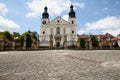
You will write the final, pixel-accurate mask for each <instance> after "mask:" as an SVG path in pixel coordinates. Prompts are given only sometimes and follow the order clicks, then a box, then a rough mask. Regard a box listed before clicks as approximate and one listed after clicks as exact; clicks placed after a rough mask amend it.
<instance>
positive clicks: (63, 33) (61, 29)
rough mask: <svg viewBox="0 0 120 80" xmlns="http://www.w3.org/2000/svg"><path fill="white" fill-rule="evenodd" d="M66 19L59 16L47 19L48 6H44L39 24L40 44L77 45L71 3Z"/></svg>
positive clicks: (57, 46) (74, 19) (75, 25)
mask: <svg viewBox="0 0 120 80" xmlns="http://www.w3.org/2000/svg"><path fill="white" fill-rule="evenodd" d="M68 15H69V18H68V21H66V20H64V19H62V18H61V17H59V16H58V17H56V18H55V19H53V20H50V19H49V13H48V8H47V7H45V8H44V12H43V14H42V19H41V26H40V28H41V29H40V30H41V31H40V46H48V47H51V48H62V47H63V48H67V47H70V46H73V45H74V46H77V39H78V38H77V31H76V27H77V23H76V14H75V11H74V7H73V5H71V6H70V12H69V14H68Z"/></svg>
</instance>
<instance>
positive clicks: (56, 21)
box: [49, 17, 70, 25]
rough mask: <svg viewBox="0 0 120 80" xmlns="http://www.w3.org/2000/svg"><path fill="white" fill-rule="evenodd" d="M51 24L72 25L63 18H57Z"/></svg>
mask: <svg viewBox="0 0 120 80" xmlns="http://www.w3.org/2000/svg"><path fill="white" fill-rule="evenodd" d="M49 24H58V25H59V24H70V23H69V22H68V21H66V20H64V19H62V18H61V17H56V18H55V19H53V20H52V21H50V22H49Z"/></svg>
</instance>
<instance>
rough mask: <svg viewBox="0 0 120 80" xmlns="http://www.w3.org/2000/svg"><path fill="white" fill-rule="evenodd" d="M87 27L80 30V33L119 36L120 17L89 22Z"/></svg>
mask: <svg viewBox="0 0 120 80" xmlns="http://www.w3.org/2000/svg"><path fill="white" fill-rule="evenodd" d="M85 26H86V27H85V30H79V31H78V33H80V34H81V33H94V34H98V33H103V34H105V33H110V34H112V35H114V36H117V34H119V33H120V17H114V16H110V17H106V18H103V19H101V20H98V21H96V22H88V23H86V24H85Z"/></svg>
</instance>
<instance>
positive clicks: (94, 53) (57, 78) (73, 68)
mask: <svg viewBox="0 0 120 80" xmlns="http://www.w3.org/2000/svg"><path fill="white" fill-rule="evenodd" d="M0 80H120V51H119V50H88V51H87V50H43V51H7V52H0Z"/></svg>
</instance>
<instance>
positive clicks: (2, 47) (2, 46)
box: [1, 39, 5, 50]
mask: <svg viewBox="0 0 120 80" xmlns="http://www.w3.org/2000/svg"><path fill="white" fill-rule="evenodd" d="M4 48H5V40H4V39H3V40H2V44H1V50H4Z"/></svg>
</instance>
